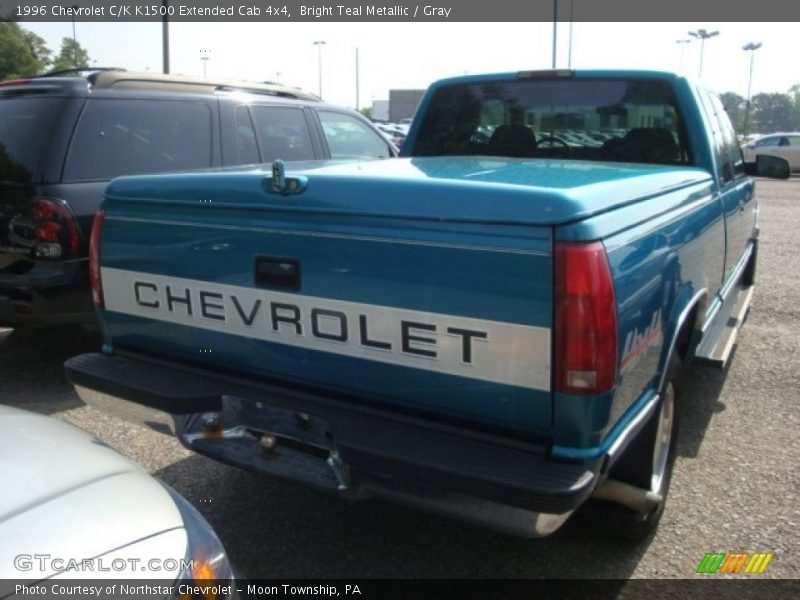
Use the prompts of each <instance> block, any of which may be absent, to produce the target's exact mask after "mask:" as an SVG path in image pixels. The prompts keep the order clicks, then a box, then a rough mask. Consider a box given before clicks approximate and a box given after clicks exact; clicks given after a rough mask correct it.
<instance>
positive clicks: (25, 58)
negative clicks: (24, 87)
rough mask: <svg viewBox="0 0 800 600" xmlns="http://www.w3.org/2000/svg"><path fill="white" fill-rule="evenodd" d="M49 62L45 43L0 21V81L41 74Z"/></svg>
mask: <svg viewBox="0 0 800 600" xmlns="http://www.w3.org/2000/svg"><path fill="white" fill-rule="evenodd" d="M49 61H50V50H49V49H48V48H47V45H46V44H45V41H44V40H43V39H42V38H40V37H39V36H38V35H36V34H35V33H33V32H31V31H25V30H24V29H22V28H21V27H20V26H19V25H18V24H17V23H14V22H12V21H0V80H3V79H16V78H19V77H29V76H31V75H36V74H37V73H41V72H42V71H44V70H45V69H46V67H47V63H48V62H49Z"/></svg>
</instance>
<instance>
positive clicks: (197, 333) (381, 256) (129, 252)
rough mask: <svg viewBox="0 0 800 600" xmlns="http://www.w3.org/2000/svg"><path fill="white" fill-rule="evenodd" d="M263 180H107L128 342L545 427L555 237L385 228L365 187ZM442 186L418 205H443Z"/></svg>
mask: <svg viewBox="0 0 800 600" xmlns="http://www.w3.org/2000/svg"><path fill="white" fill-rule="evenodd" d="M220 176H221V177H223V176H222V175H220ZM262 179H263V176H261V177H256V176H255V175H254V174H252V173H251V174H249V178H248V177H245V176H242V178H240V179H237V178H235V177H233V178H231V177H230V175H228V177H227V183H226V186H227V187H226V192H225V193H224V194H217V193H214V192H213V190H212V191H211V192H209V188H208V187H207V188H205V190H204V193H205V195H207V196H209V198H208V199H209V200H210V202H202V203H201V202H200V201H199V200H204V198H197V197H195V192H193V191H187V190H185V189H184V190H181V191H178V188H175V189H172V190H166V189H165V190H162V192H163V193H160V194H158V195H157V196H156V197H157V199H154V200H152V201H140V200H135V199H134V200H131V199H129V198H127V197H126V196H127V194H125V193H120V192H121V191H122V190H120V187H119V186H116V188H115V186H114V185H113V184H112V188H110V192H109V198H108V201H107V203H106V210H107V215H106V218H105V222H104V226H103V234H102V238H101V249H100V256H101V264H102V281H103V293H104V297H105V311H104V312H103V315H102V317H103V321H104V323H105V327H106V331H107V333H108V335H109V336H110V338H111V341H112V343H113V346H114V347H115V348H116V349H122V350H128V351H133V352H136V351H143V352H147V353H148V354H153V352H154V350H155V353H156V354H161V355H162V356H164V357H167V358H173V359H174V358H179V359H181V360H186V361H191V362H193V363H194V364H200V365H207V366H209V367H211V368H214V369H221V370H227V371H230V372H234V373H237V374H243V375H246V376H256V377H263V378H267V379H271V380H278V381H281V380H282V381H287V382H293V383H295V384H303V385H306V386H311V387H313V388H315V389H318V390H322V391H326V390H327V391H330V392H333V393H336V394H339V395H342V394H344V395H345V396H346V397H347V398H350V399H352V401H354V402H368V403H376V404H382V405H384V406H394V407H398V408H402V409H409V410H414V411H416V412H419V411H422V412H425V413H435V414H440V415H448V416H451V417H456V418H460V419H464V420H468V421H478V422H480V423H481V424H485V425H494V426H500V427H504V428H511V429H515V430H520V431H525V432H528V433H537V432H538V433H542V432H546V431H547V430H548V428H549V427H550V420H551V393H550V380H551V378H550V353H551V342H550V327H551V319H552V313H553V309H552V252H551V245H552V240H551V229H550V228H549V227H545V226H532V225H515V224H512V223H508V224H499V223H496V222H494V223H493V222H489V221H491V220H490V219H482V220H481V221H477V220H473V221H470V222H459V221H455V220H454V221H443V220H441V219H438V218H430V217H429V216H428V215H421V214H415V213H414V211H413V210H408V213H409V214H407V215H405V216H391V217H388V216H387V215H386V214H382V213H381V210H382V209H381V203H380V202H378V203H376V206H375V208H374V209H373V210H372V211H365V210H363V208H360V209H359V210H356V206H355V205H356V202H355V201H351V202H350V205H349V206H348V201H347V198H348V197H350V198H360V197H363V195H364V194H366V193H367V190H366V188H363V187H362V188H361V189H358V188H353V189H348V190H342V189H341V186H342V183H341V182H340V181H334V182H330V181H327V180H326V179H325V178H317V179H314V180H312V182H311V183H310V184H309V189H308V190H307V191H306V193H305V194H302V195H298V196H289V197H281V196H275V195H271V194H268V193H265V192H263V190H262V189H261V187H260V186H261V180H262ZM132 180H135V178H132ZM150 180H151V181H152V180H153V178H150ZM252 180H255V185H256V187H255V188H253V189H251V190H250V192H251V193H250V194H248V193H247V192H248V190H247V186H249V185H252V184H253V181H252ZM211 188H213V185H212V186H211ZM438 191H439V194H438V196H435V195H434V194H435V193H436V192H437V190H436V189H430V188H429V190H428V192H427V193H428V194H429V197H428V198H420V197H418V196H417V197H415V198H414V202H412V203H410V204H411V206H412V208H413V206H415V205H420V204H424V202H425V201H426V200H427V201H428V202H429V203H430V204H433V205H435V204H436V203H437V202H442V201H446V200H447V198H446V197H445V198H443V197H442V196H443V195H442V193H441V192H442V190H438ZM197 193H199V192H197ZM445 196H446V194H445ZM244 197H247V204H243V202H242V201H241V200H240V198H244ZM320 198H326V199H328V201H330V199H332V198H333V199H337V200H339V205H338V206H337V210H336V211H331V210H325V209H323V208H321V207H320ZM189 203H191V204H192V206H191V207H187V204H189Z"/></svg>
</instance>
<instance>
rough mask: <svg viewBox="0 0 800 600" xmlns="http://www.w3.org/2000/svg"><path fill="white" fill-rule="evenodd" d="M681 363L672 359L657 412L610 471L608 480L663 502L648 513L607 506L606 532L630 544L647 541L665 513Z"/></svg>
mask: <svg viewBox="0 0 800 600" xmlns="http://www.w3.org/2000/svg"><path fill="white" fill-rule="evenodd" d="M680 369H681V363H680V361H679V360H678V359H677V358H676V357H673V358H672V359H671V360H670V368H669V370H668V372H667V377H666V378H665V381H664V385H663V386H662V388H661V392H660V394H659V401H658V406H657V407H656V411H655V413H654V414H653V416H652V417H651V418H650V420H649V421H648V422H647V424H646V425H645V427H644V428H643V429H642V431H641V432H639V435H638V436H637V437H636V439H635V440H634V441H633V442H632V443H631V445H630V446H629V447H628V448H627V449H626V450H625V453H624V454H623V455H622V456H621V457H620V459H619V460H618V461H617V463H616V464H615V465H614V466H613V467H612V468H611V471H610V473H609V478H610V479H614V480H617V481H622V482H624V483H627V484H629V485H633V486H636V487H638V488H641V489H643V490H648V491H650V492H651V493H652V494H658V495H659V496H661V501H660V502H658V504H657V505H656V506H655V507H654V508H652V509H651V510H649V511H647V512H637V511H634V510H631V509H630V508H627V507H625V506H622V505H618V504H612V503H610V502H604V503H603V504H604V509H603V510H602V511H601V512H602V513H603V519H604V521H605V523H604V528H609V527H610V528H611V531H610V533H613V534H614V535H616V536H619V537H623V538H626V539H629V540H642V539H645V538H647V537H648V536H649V535H650V534H651V533H652V532H653V531H655V529H656V527H657V526H658V523H659V521H660V520H661V516H662V515H663V513H664V506H665V504H666V500H667V494H668V493H669V486H670V481H671V479H672V470H673V466H674V464H675V456H676V446H677V437H678V413H677V402H678V386H677V380H678V375H679V373H680Z"/></svg>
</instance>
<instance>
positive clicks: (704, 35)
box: [689, 29, 719, 79]
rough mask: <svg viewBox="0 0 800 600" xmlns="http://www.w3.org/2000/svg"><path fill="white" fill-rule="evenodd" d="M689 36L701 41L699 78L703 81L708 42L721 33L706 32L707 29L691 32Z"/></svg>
mask: <svg viewBox="0 0 800 600" xmlns="http://www.w3.org/2000/svg"><path fill="white" fill-rule="evenodd" d="M689 35H690V36H692V37H693V38H697V39H699V40H700V69H699V70H698V73H697V78H698V79H702V77H703V51H704V50H705V45H706V40H707V39H708V38H712V37H714V36H715V35H719V31H706V30H705V29H698V30H697V31H690V32H689Z"/></svg>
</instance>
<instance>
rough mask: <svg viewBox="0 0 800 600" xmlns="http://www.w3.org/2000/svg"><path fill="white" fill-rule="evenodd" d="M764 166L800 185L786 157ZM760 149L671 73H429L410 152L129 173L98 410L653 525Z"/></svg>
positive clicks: (751, 217) (473, 505) (299, 459)
mask: <svg viewBox="0 0 800 600" xmlns="http://www.w3.org/2000/svg"><path fill="white" fill-rule="evenodd" d="M760 161H761V164H759V165H758V168H759V172H761V173H762V174H768V175H771V176H775V177H788V168H787V166H786V165H785V164H783V163H782V162H781V161H780V159H775V158H770V157H762V158H761V159H760ZM755 169H756V165H749V164H746V163H745V162H744V161H743V159H742V154H741V151H740V149H739V146H738V144H737V143H736V136H735V134H734V131H733V128H732V127H731V124H730V122H729V120H728V117H727V115H726V114H725V111H724V109H723V107H722V105H721V103H720V100H719V98H718V97H717V96H716V95H715V94H713V93H711V92H709V91H707V90H705V89H702V88H700V87H698V86H697V85H695V84H694V83H692V82H690V81H688V80H687V79H684V78H682V77H678V76H676V75H672V74H668V73H657V72H638V71H618V72H617V71H615V72H608V71H587V72H573V71H543V72H520V73H503V74H494V75H484V76H469V77H459V78H455V79H448V80H444V81H440V82H438V83H435V84H434V85H432V86H431V88H430V89H429V90H428V92H427V94H426V95H425V97H424V98H423V100H422V103H421V105H420V108H419V110H418V114H417V116H416V117H415V119H414V123H413V125H412V127H411V130H410V132H409V136H408V138H407V141H406V143H405V145H404V147H403V152H402V155H401V157H400V158H398V159H391V160H383V161H380V160H376V161H362V162H344V163H343V162H323V163H319V162H317V163H290V164H284V163H283V162H281V161H276V162H275V164H273V165H272V166H271V167H270V166H266V167H264V166H261V167H258V166H254V167H240V168H235V169H220V170H212V171H203V172H192V173H181V174H172V175H152V176H140V177H124V178H119V179H116V180H114V181H113V182H112V183H111V185H110V186H109V187H108V190H107V192H106V200H105V203H104V205H103V207H102V209H101V210H100V212H98V214H97V216H96V217H95V221H94V228H93V232H92V239H91V244H90V246H91V259H90V264H91V282H92V289H93V295H94V301H95V304H96V306H97V309H98V312H99V318H100V324H101V329H102V333H103V336H104V344H103V347H102V351H101V352H99V353H96V354H86V355H82V356H77V357H75V358H72V359H70V360H69V361H67V363H66V371H67V375H68V377H69V380H70V381H71V382H72V383H73V384H74V385H75V386H76V388H77V390H78V392H79V394H80V396H81V397H82V398H83V399H84V401H86V402H87V403H89V404H92V405H95V406H98V407H101V408H103V409H106V410H109V411H112V412H115V413H117V414H124V415H127V416H129V417H131V418H137V419H139V420H143V421H145V422H149V423H150V424H151V425H153V426H156V424H157V423H160V424H163V423H167V424H169V426H170V427H174V432H175V434H176V435H177V436H178V438H179V439H180V440H181V442H182V443H183V444H185V445H186V446H187V447H188V448H191V449H192V450H194V451H196V452H199V453H201V454H204V455H206V456H209V457H211V458H214V459H216V460H219V461H222V462H225V463H228V464H232V465H236V466H240V467H243V468H246V469H250V470H253V471H256V472H259V473H264V474H267V475H270V476H274V477H277V478H281V479H284V480H288V481H293V482H298V483H302V484H306V485H309V486H312V487H315V488H318V489H323V490H329V491H331V492H333V493H336V494H339V495H341V496H343V497H346V498H350V499H359V498H364V497H371V496H380V497H386V498H389V499H392V500H395V501H398V502H402V503H405V504H409V505H412V506H417V507H420V508H423V509H425V510H432V511H438V512H442V513H444V514H447V515H450V516H455V517H460V518H464V519H468V520H472V521H475V522H479V523H482V524H485V525H488V526H490V527H494V528H497V529H500V530H503V531H509V532H513V533H517V534H522V535H529V536H542V535H547V534H549V533H551V532H553V531H555V530H556V529H557V528H558V527H559V526H560V525H561V524H562V523H564V521H565V520H566V519H567V518H568V517H569V516H570V515H571V514H572V513H573V512H574V511H575V510H576V509H577V508H578V507H580V506H581V505H582V504H583V503H584V502H586V501H587V500H589V499H590V498H591V499H592V502H593V503H595V504H596V505H597V507H598V508H601V509H602V510H604V511H606V513H607V514H608V517H607V522H613V523H615V527H614V529H615V531H616V532H617V533H620V534H621V535H624V536H627V537H631V538H641V537H643V536H646V535H648V534H649V533H650V532H651V531H652V530H653V529H654V528H655V527H656V525H657V523H658V521H659V519H660V517H661V514H662V512H663V509H664V504H665V500H666V497H667V492H668V489H669V482H670V476H671V472H672V466H673V463H674V459H675V447H676V435H677V418H676V403H677V402H679V401H680V397H679V394H678V393H677V385H676V383H677V382H678V381H679V375H680V372H681V369H682V367H683V366H684V365H686V364H687V363H689V362H690V361H693V360H702V361H705V362H707V363H711V364H715V365H717V366H720V367H723V366H725V365H726V363H727V362H728V359H729V357H730V356H731V349H732V347H733V344H734V341H735V337H736V333H737V331H738V329H739V327H740V326H741V324H742V322H743V320H744V317H745V315H746V312H747V309H748V307H749V305H750V299H751V297H752V293H753V281H754V275H755V267H756V256H757V253H756V250H757V247H758V246H757V241H758V228H757V215H758V206H757V203H756V199H755V196H754V191H755V190H754V181H753V180H752V179H751V178H750V177H749V176H748V174H749V173H751V172H755Z"/></svg>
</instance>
